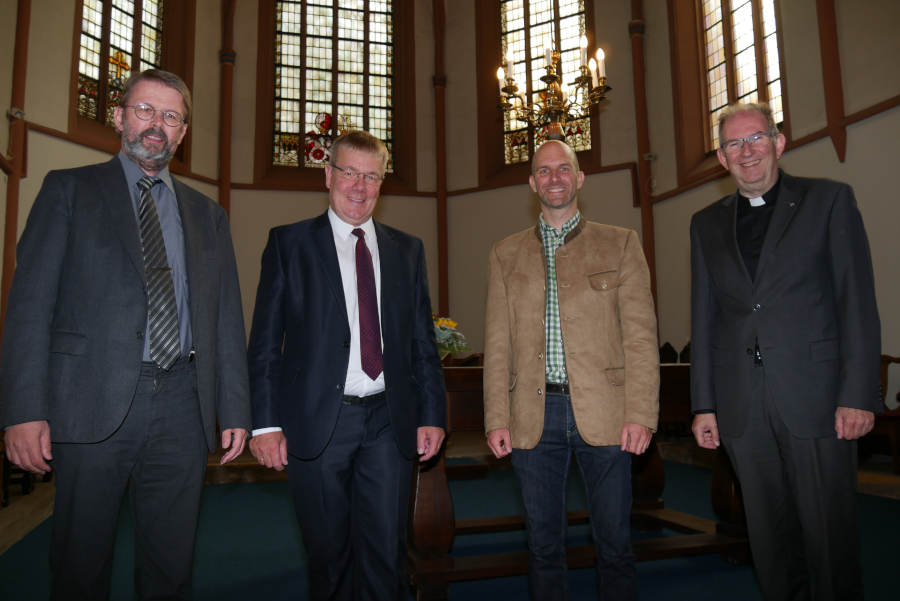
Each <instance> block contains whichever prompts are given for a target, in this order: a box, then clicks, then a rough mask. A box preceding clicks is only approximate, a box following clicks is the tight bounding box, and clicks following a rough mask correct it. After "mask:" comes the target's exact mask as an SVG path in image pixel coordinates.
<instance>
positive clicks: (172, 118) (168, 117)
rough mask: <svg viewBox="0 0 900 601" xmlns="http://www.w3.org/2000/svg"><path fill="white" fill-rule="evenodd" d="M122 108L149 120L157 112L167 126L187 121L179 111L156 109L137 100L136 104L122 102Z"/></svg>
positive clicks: (174, 125) (176, 125) (141, 118)
mask: <svg viewBox="0 0 900 601" xmlns="http://www.w3.org/2000/svg"><path fill="white" fill-rule="evenodd" d="M122 108H126V109H131V110H133V111H134V116H135V117H137V118H138V119H140V120H141V121H150V120H151V119H153V117H155V116H156V113H159V114H160V116H161V117H162V122H163V123H165V124H166V125H168V126H169V127H178V126H179V125H183V124H185V123H187V120H186V119H185V118H184V117H182V116H181V113H179V112H176V111H168V110H166V111H164V110H161V109H160V110H157V109H155V108H153V107H152V106H150V105H149V104H146V103H144V102H139V103H137V104H123V105H122Z"/></svg>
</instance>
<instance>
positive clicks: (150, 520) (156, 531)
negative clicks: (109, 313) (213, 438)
mask: <svg viewBox="0 0 900 601" xmlns="http://www.w3.org/2000/svg"><path fill="white" fill-rule="evenodd" d="M194 382H195V377H194V366H193V364H190V363H188V362H187V361H184V360H180V361H178V362H177V363H176V364H175V365H174V366H173V367H172V369H171V370H170V371H169V372H163V371H161V370H159V369H158V368H157V367H156V366H154V365H148V364H144V366H143V368H142V370H141V376H140V379H139V380H138V386H137V390H136V392H135V395H134V399H133V400H132V404H131V408H130V410H129V411H128V415H127V416H126V417H125V421H124V422H123V423H122V425H121V426H120V427H119V429H118V430H117V431H116V432H115V433H114V434H113V435H112V436H110V437H109V438H108V439H106V440H104V441H102V442H98V443H93V444H72V443H66V444H60V443H54V444H53V469H54V471H55V472H56V475H55V483H56V501H55V506H54V513H53V542H52V545H53V546H52V548H51V553H50V560H51V567H52V572H53V586H52V598H53V599H54V600H58V601H79V600H104V599H108V598H109V593H110V575H111V570H112V559H113V546H114V544H115V537H116V522H117V519H118V514H119V509H120V507H121V505H122V500H123V498H124V496H125V492H126V490H127V489H130V496H131V505H132V508H133V511H134V519H135V547H136V549H135V588H136V590H137V595H138V598H139V599H142V600H144V599H145V600H149V599H154V600H155V599H189V598H190V596H191V569H192V563H193V552H194V536H195V533H196V529H197V514H198V511H199V506H200V494H201V491H202V489H203V475H204V471H205V469H206V456H207V449H206V442H205V439H204V435H203V427H202V423H201V420H200V408H199V404H198V401H197V393H196V390H195V387H194ZM84 419H90V416H89V415H85V416H84ZM50 427H51V431H52V428H53V424H50Z"/></svg>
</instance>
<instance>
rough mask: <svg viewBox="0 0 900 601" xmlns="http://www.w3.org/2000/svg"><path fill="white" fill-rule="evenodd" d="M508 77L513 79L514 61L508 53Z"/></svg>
mask: <svg viewBox="0 0 900 601" xmlns="http://www.w3.org/2000/svg"><path fill="white" fill-rule="evenodd" d="M506 76H507V77H509V78H510V79H513V60H512V55H511V54H510V53H509V52H507V53H506Z"/></svg>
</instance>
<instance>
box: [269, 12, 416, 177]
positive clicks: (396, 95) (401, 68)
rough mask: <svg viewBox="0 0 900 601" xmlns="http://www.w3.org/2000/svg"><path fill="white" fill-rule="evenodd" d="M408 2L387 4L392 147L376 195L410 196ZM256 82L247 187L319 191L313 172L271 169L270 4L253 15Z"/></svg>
mask: <svg viewBox="0 0 900 601" xmlns="http://www.w3.org/2000/svg"><path fill="white" fill-rule="evenodd" d="M414 4H415V3H414V2H394V3H393V11H394V13H393V20H394V23H393V31H394V40H393V44H394V47H393V61H394V63H393V67H394V73H393V90H392V94H391V99H392V101H393V120H392V123H393V147H392V149H391V158H392V160H393V168H394V171H393V172H392V173H388V174H387V176H386V177H385V180H384V184H383V185H382V186H381V192H382V194H407V193H410V192H415V191H416V185H417V183H416V172H417V167H418V165H417V162H416V161H417V154H416V118H415V115H416V94H415V83H416V82H415V72H416V64H415V61H416V52H415V48H416V46H415V27H414V23H415V7H414ZM258 25H259V26H258V30H257V36H258V40H259V41H258V47H257V63H256V78H257V82H258V84H259V85H258V87H257V91H256V141H255V143H254V149H253V183H254V184H255V185H257V186H259V187H260V188H261V189H272V190H306V191H318V190H325V184H324V176H323V175H322V170H321V168H317V167H299V166H298V167H286V166H280V165H273V164H272V132H273V131H274V118H275V114H274V112H275V111H274V106H275V105H274V101H275V84H274V82H275V37H274V32H275V3H274V2H260V3H259V13H258Z"/></svg>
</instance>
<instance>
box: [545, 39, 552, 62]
mask: <svg viewBox="0 0 900 601" xmlns="http://www.w3.org/2000/svg"><path fill="white" fill-rule="evenodd" d="M544 61H546V66H548V67H549V66H551V64H552V63H553V49H552V48H551V47H550V41H549V40H547V41H546V42H544Z"/></svg>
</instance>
